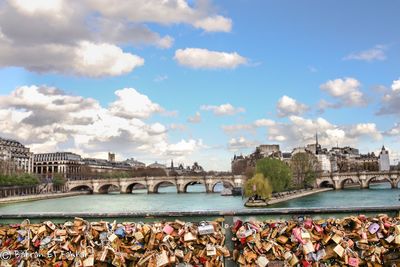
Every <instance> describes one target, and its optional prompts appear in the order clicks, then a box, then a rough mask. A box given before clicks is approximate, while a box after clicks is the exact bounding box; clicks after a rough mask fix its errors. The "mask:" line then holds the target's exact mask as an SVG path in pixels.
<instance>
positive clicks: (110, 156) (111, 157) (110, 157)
mask: <svg viewBox="0 0 400 267" xmlns="http://www.w3.org/2000/svg"><path fill="white" fill-rule="evenodd" d="M108 161H110V162H115V153H110V152H108Z"/></svg>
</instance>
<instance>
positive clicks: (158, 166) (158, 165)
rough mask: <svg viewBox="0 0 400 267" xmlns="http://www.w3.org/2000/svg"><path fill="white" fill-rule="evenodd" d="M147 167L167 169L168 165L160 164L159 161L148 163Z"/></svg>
mask: <svg viewBox="0 0 400 267" xmlns="http://www.w3.org/2000/svg"><path fill="white" fill-rule="evenodd" d="M147 168H149V169H167V166H165V165H164V164H160V163H158V162H157V161H156V162H154V163H152V164H150V165H148V166H147Z"/></svg>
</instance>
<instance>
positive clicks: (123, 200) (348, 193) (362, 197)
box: [0, 183, 400, 214]
mask: <svg viewBox="0 0 400 267" xmlns="http://www.w3.org/2000/svg"><path fill="white" fill-rule="evenodd" d="M219 190H222V185H221V188H220V189H219ZM159 191H160V192H159V194H146V191H145V190H134V191H133V193H132V194H119V193H109V194H104V195H103V194H99V195H79V196H71V197H63V198H55V199H46V200H37V201H30V202H20V203H12V204H2V205H0V214H23V213H32V212H38V213H39V212H41V213H43V212H60V211H62V212H103V213H107V212H132V211H150V212H155V211H199V210H240V209H245V207H244V206H243V204H244V202H245V201H246V199H243V198H242V197H240V196H239V197H237V196H236V197H234V196H221V195H220V194H219V193H211V194H207V193H205V192H204V186H203V185H192V186H190V187H189V188H188V192H189V193H185V194H177V193H176V189H175V188H174V187H162V188H160V190H159ZM217 191H218V190H217ZM399 194H400V190H399V189H391V188H390V184H388V183H382V184H373V185H371V187H370V189H363V190H361V189H358V188H346V189H344V190H337V191H335V190H333V191H328V192H323V193H317V194H313V195H309V196H305V197H301V198H298V199H293V200H288V201H285V202H282V203H279V204H275V205H271V206H269V207H273V208H294V207H302V208H304V207H306V208H313V207H315V208H319V207H352V206H357V207H367V206H385V207H387V206H394V205H398V204H400V201H399Z"/></svg>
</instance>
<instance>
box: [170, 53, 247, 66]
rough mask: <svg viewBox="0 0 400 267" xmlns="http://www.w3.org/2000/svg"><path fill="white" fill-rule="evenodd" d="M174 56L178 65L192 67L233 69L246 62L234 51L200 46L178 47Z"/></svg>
mask: <svg viewBox="0 0 400 267" xmlns="http://www.w3.org/2000/svg"><path fill="white" fill-rule="evenodd" d="M174 58H175V60H176V61H178V63H179V64H180V65H182V66H186V67H190V68H194V69H234V68H236V67H238V66H239V65H243V64H246V63H247V59H246V58H245V57H242V56H241V55H239V54H238V53H236V52H233V53H227V52H217V51H210V50H207V49H202V48H185V49H178V50H176V51H175V57H174Z"/></svg>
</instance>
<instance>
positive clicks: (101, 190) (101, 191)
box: [96, 183, 120, 194]
mask: <svg viewBox="0 0 400 267" xmlns="http://www.w3.org/2000/svg"><path fill="white" fill-rule="evenodd" d="M113 186H114V187H117V188H118V191H120V186H119V184H117V183H107V184H103V185H101V186H99V188H98V189H97V192H96V193H99V194H107V193H108V190H109V189H110V188H111V187H113Z"/></svg>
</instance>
